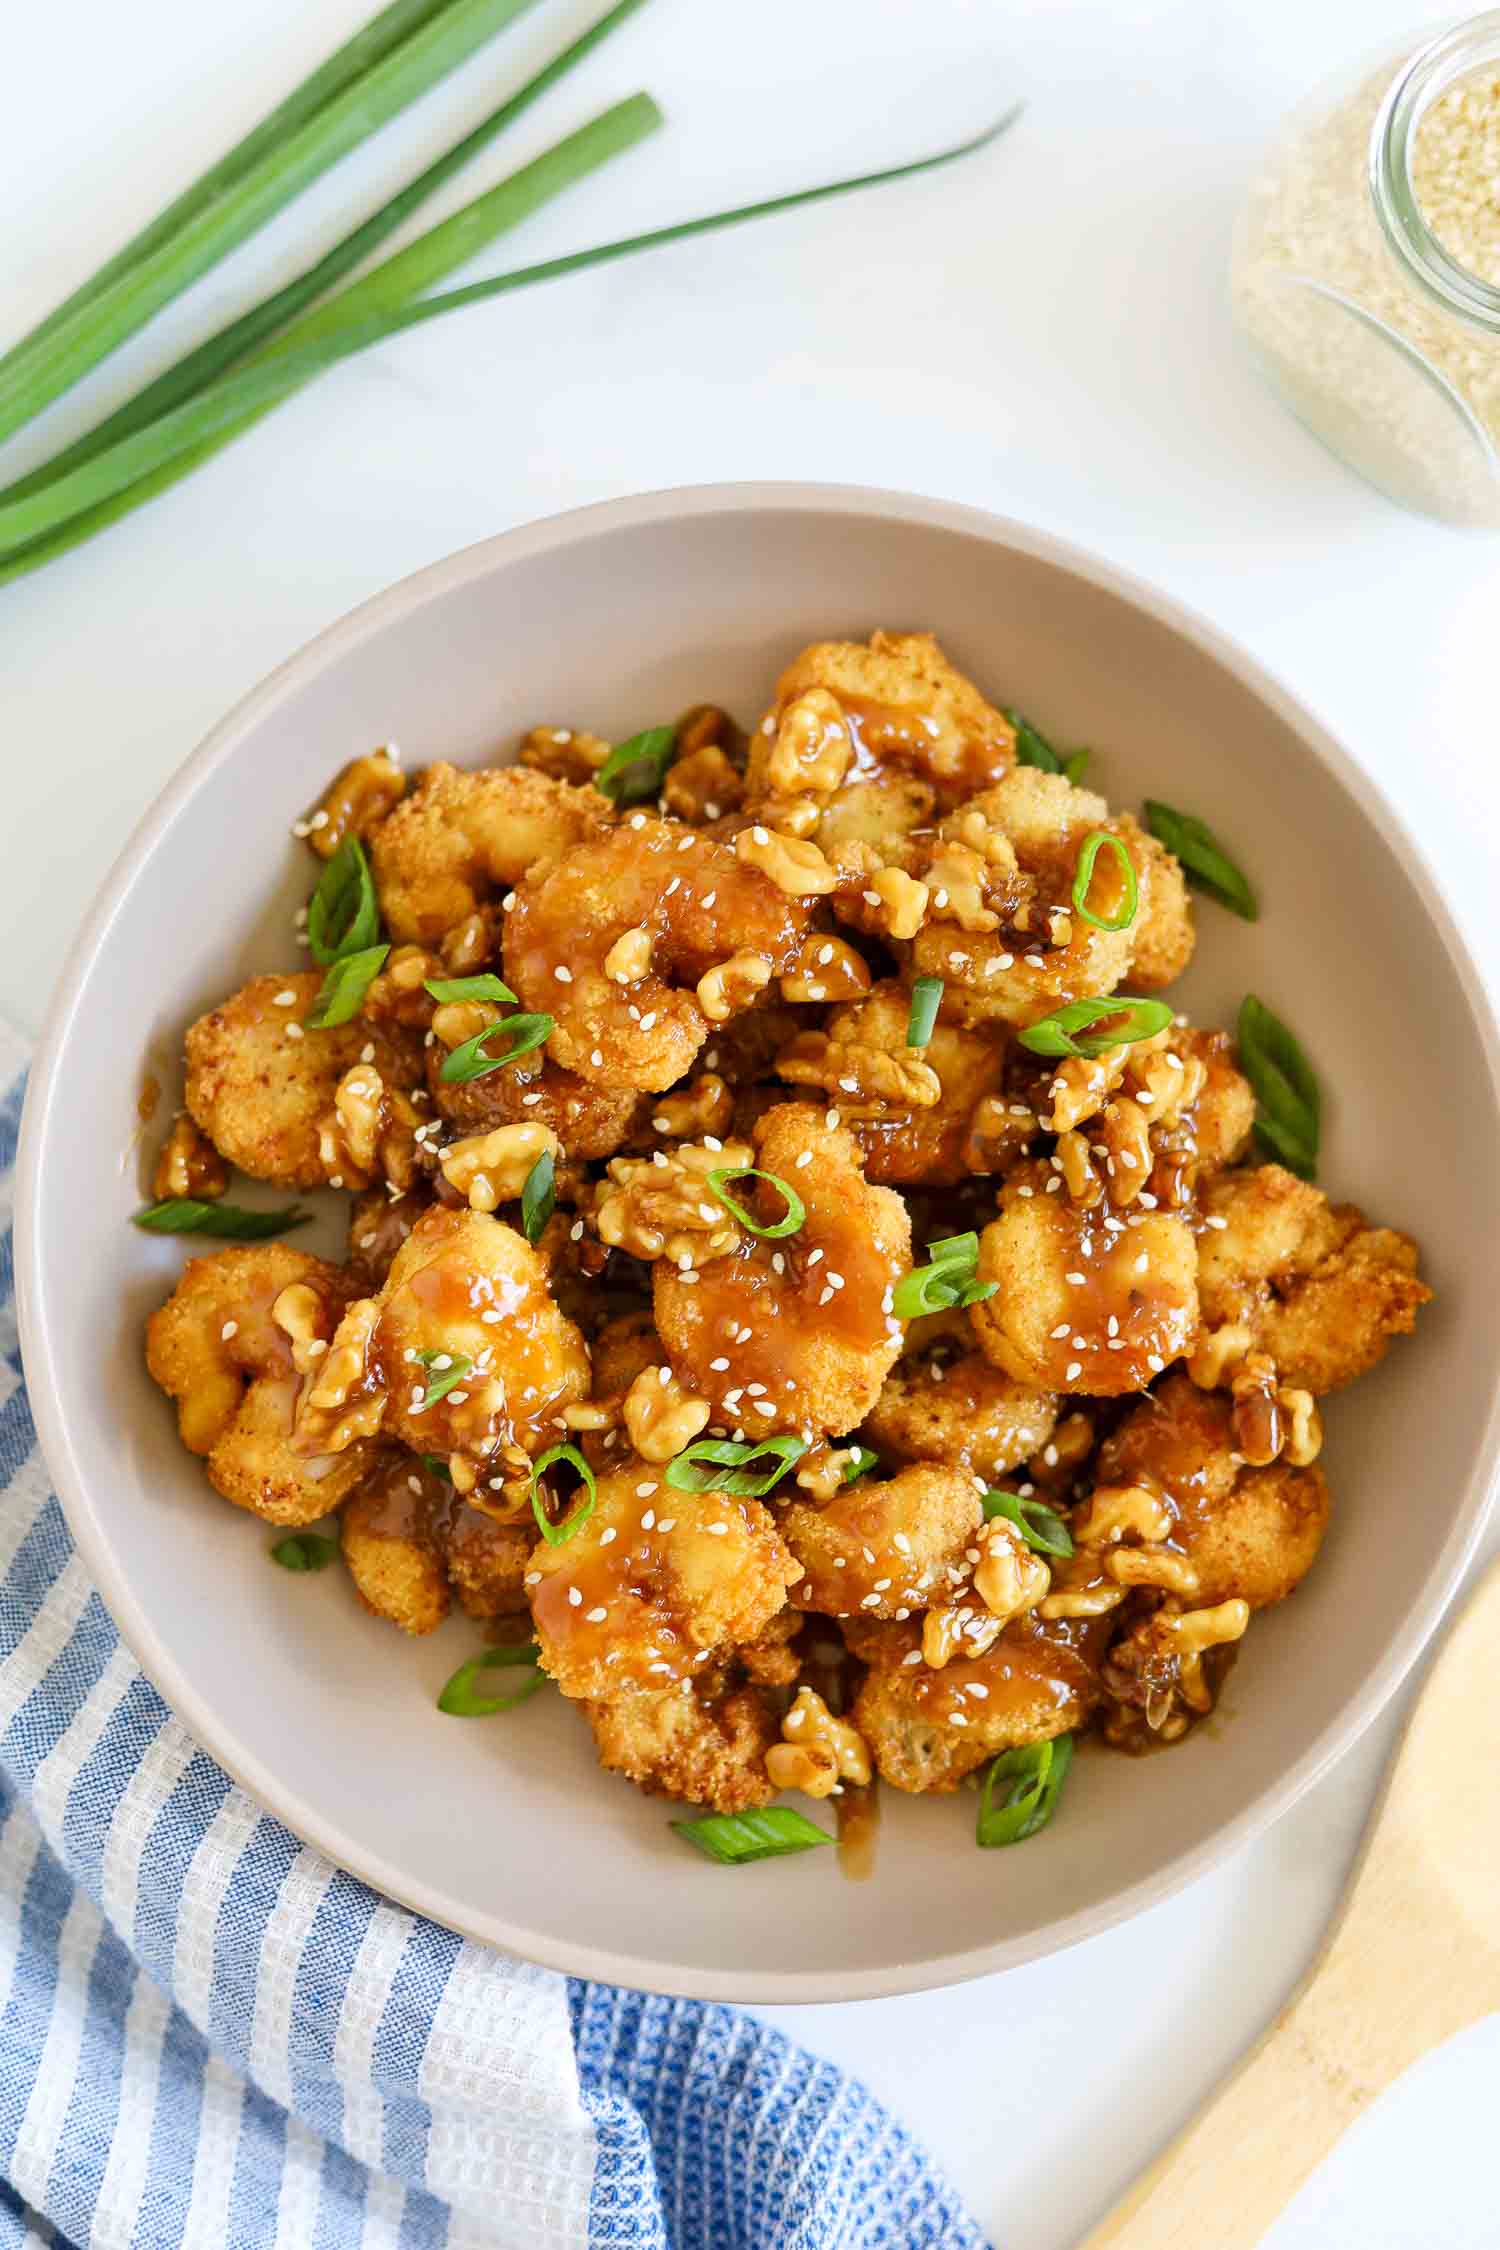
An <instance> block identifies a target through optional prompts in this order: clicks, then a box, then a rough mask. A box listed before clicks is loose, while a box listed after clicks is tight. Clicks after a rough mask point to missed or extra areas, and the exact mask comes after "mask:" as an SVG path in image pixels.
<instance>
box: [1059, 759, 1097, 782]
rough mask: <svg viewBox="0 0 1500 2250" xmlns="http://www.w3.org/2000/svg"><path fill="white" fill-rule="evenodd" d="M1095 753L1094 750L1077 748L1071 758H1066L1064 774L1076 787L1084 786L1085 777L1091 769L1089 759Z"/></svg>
mask: <svg viewBox="0 0 1500 2250" xmlns="http://www.w3.org/2000/svg"><path fill="white" fill-rule="evenodd" d="M1093 754H1094V753H1093V751H1092V750H1075V751H1074V752H1073V755H1072V757H1071V758H1064V760H1063V769H1062V770H1063V774H1064V776H1065V778H1066V779H1067V780H1069V781H1071V782H1072V784H1073V787H1074V788H1075V789H1079V788H1081V787H1082V785H1083V777H1084V775H1085V774H1086V773H1087V772H1088V770H1089V760H1090V758H1091V757H1092V756H1093Z"/></svg>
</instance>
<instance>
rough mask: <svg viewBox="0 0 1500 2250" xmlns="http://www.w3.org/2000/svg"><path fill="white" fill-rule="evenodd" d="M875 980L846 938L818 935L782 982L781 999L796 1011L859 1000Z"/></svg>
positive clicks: (810, 941) (809, 943) (807, 943)
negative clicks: (824, 1003) (808, 1005)
mask: <svg viewBox="0 0 1500 2250" xmlns="http://www.w3.org/2000/svg"><path fill="white" fill-rule="evenodd" d="M872 981H873V980H872V978H871V975H870V970H869V965H868V963H867V962H866V960H865V958H864V955H863V954H862V953H858V952H856V950H855V948H854V947H853V946H852V945H850V944H848V943H847V942H846V940H845V939H843V938H836V937H825V936H824V935H823V934H822V933H821V932H815V933H814V935H813V936H812V937H810V938H808V939H807V941H806V943H805V944H804V945H803V948H802V951H801V952H800V953H799V954H798V956H797V959H796V961H795V963H794V964H793V966H792V967H791V968H790V969H789V970H788V971H787V973H786V975H785V976H784V977H783V978H782V980H781V997H782V999H783V1000H788V1001H790V1002H791V1003H792V1005H793V1006H794V1007H797V1006H802V1005H804V1004H806V1003H808V1002H812V1003H814V1004H815V1003H817V1002H818V1001H822V1000H859V999H862V998H863V997H864V995H865V994H866V993H867V992H868V991H869V989H870V986H871V983H872Z"/></svg>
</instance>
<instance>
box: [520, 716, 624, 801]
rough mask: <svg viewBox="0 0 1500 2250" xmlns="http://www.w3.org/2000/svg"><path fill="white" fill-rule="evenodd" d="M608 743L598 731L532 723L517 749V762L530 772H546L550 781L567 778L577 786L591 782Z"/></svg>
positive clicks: (604, 756)
mask: <svg viewBox="0 0 1500 2250" xmlns="http://www.w3.org/2000/svg"><path fill="white" fill-rule="evenodd" d="M609 752H610V745H609V744H608V743H607V742H606V741H605V739H604V737H603V735H602V734H586V733H585V732H584V731H583V730H582V729H581V728H578V727H533V728H532V730H531V732H530V734H528V735H527V736H525V738H524V739H523V741H522V743H521V747H520V750H519V751H518V753H517V757H516V762H517V764H518V765H523V766H530V767H531V769H532V771H533V772H534V773H545V774H550V775H551V776H552V779H553V780H554V781H571V782H572V783H574V784H575V786H578V787H586V786H587V785H588V783H589V782H591V781H592V780H593V778H594V776H595V774H596V773H597V772H598V771H599V768H600V767H601V766H602V765H603V763H604V761H605V759H606V758H607V757H608V756H609Z"/></svg>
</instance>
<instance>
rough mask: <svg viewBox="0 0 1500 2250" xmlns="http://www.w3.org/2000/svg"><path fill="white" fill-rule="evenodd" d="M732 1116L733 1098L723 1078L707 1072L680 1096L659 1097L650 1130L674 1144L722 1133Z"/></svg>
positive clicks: (680, 1091)
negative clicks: (707, 1134)
mask: <svg viewBox="0 0 1500 2250" xmlns="http://www.w3.org/2000/svg"><path fill="white" fill-rule="evenodd" d="M733 1115H734V1095H733V1094H732V1093H731V1092H730V1090H729V1087H728V1086H727V1085H726V1084H725V1082H724V1080H723V1079H722V1078H720V1077H719V1076H718V1075H717V1074H716V1073H715V1072H714V1071H711V1070H706V1071H704V1072H703V1074H702V1076H701V1077H698V1078H695V1079H693V1080H692V1081H691V1083H690V1084H688V1085H686V1086H684V1087H682V1088H681V1089H680V1090H679V1091H678V1092H677V1093H675V1094H663V1095H661V1096H660V1097H659V1099H658V1100H657V1102H656V1105H655V1107H654V1108H653V1110H652V1112H651V1129H652V1131H653V1132H656V1133H661V1134H662V1135H664V1136H665V1138H666V1139H668V1140H672V1141H691V1140H697V1139H701V1138H702V1136H703V1135H704V1134H706V1133H722V1132H723V1130H724V1128H725V1126H726V1125H727V1124H728V1123H729V1120H730V1118H731V1117H732V1116H733Z"/></svg>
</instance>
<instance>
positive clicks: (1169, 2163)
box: [1079, 1989, 1371, 2250]
mask: <svg viewBox="0 0 1500 2250" xmlns="http://www.w3.org/2000/svg"><path fill="white" fill-rule="evenodd" d="M1308 1997H1309V1993H1308V1991H1307V1990H1306V1989H1304V1991H1303V1992H1302V1993H1300V1994H1299V1995H1298V1997H1297V1998H1296V1999H1294V2000H1293V2001H1292V2002H1291V2003H1290V2005H1289V2006H1288V2007H1287V2008H1286V2009H1285V2010H1284V2011H1283V2013H1282V2014H1281V2015H1280V2016H1279V2017H1278V2018H1277V2020H1276V2022H1275V2023H1273V2024H1272V2026H1271V2028H1270V2030H1269V2031H1268V2032H1266V2034H1265V2035H1264V2037H1263V2038H1262V2039H1261V2040H1260V2041H1259V2042H1258V2043H1257V2045H1255V2046H1254V2047H1252V2048H1251V2050H1250V2052H1249V2054H1248V2055H1247V2056H1246V2058H1245V2060H1244V2061H1243V2062H1242V2063H1241V2064H1239V2065H1238V2067H1237V2068H1236V2069H1235V2070H1234V2071H1232V2072H1231V2073H1230V2075H1229V2077H1227V2078H1226V2079H1224V2080H1223V2081H1222V2082H1221V2083H1220V2085H1219V2086H1218V2087H1217V2088H1216V2089H1215V2091H1214V2092H1213V2093H1212V2094H1210V2096H1209V2098H1208V2100H1207V2101H1206V2102H1205V2104H1204V2106H1203V2107H1202V2109H1200V2110H1199V2112H1198V2114H1197V2116H1196V2117H1194V2118H1193V2119H1192V2121H1191V2123H1190V2124H1188V2125H1186V2126H1185V2127H1184V2128H1183V2130H1182V2131H1181V2132H1180V2133H1179V2134H1178V2136H1177V2138H1176V2139H1175V2140H1174V2141H1173V2142H1171V2143H1170V2145H1169V2146H1168V2147H1167V2148H1165V2149H1163V2151H1162V2153H1161V2155H1160V2156H1159V2157H1158V2158H1157V2159H1156V2161H1155V2163H1154V2164H1152V2165H1150V2166H1148V2168H1147V2169H1146V2171H1144V2172H1143V2173H1142V2174H1141V2176H1140V2178H1139V2179H1138V2180H1137V2181H1136V2182H1135V2184H1134V2185H1133V2186H1132V2187H1131V2188H1130V2189H1128V2190H1127V2192H1126V2194H1125V2196H1124V2197H1123V2199H1122V2200H1121V2202H1119V2203H1118V2204H1117V2205H1116V2206H1115V2208H1114V2210H1113V2211H1112V2212H1111V2213H1110V2215H1109V2217H1108V2218H1107V2219H1105V2220H1104V2221H1103V2223H1102V2224H1101V2225H1100V2226H1098V2227H1096V2228H1095V2229H1094V2231H1093V2233H1092V2234H1090V2235H1089V2236H1088V2237H1087V2238H1086V2240H1085V2241H1084V2242H1082V2243H1081V2244H1080V2245H1079V2250H1203V2245H1204V2243H1205V2242H1211V2243H1212V2244H1213V2246H1214V2250H1252V2245H1253V2244H1255V2243H1257V2242H1259V2241H1260V2239H1261V2237H1262V2236H1263V2235H1264V2234H1265V2233H1266V2232H1267V2230H1268V2229H1269V2228H1270V2226H1271V2225H1272V2223H1273V2221H1274V2220H1276V2219H1277V2218H1279V2216H1280V2215H1281V2213H1282V2211H1283V2210H1285V2208H1286V2206H1287V2204H1288V2203H1289V2202H1290V2200H1291V2198H1292V2197H1293V2196H1294V2195H1295V2194H1296V2192H1297V2190H1298V2188H1299V2187H1300V2186H1301V2185H1302V2182H1303V2181H1304V2180H1305V2179H1306V2178H1307V2176H1308V2174H1309V2173H1310V2172H1312V2171H1313V2170H1314V2169H1315V2168H1316V2166H1317V2165H1318V2164H1319V2163H1321V2161H1322V2159H1323V2158H1324V2157H1325V2156H1326V2155H1327V2154H1328V2151H1329V2150H1330V2149H1331V2148H1332V2147H1333V2145H1334V2143H1335V2141H1336V2140H1337V2139H1338V2137H1339V2135H1340V2134H1341V2133H1342V2132H1343V2130H1344V2128H1345V2126H1346V2125H1348V2124H1349V2123H1350V2122H1351V2120H1352V2119H1353V2118H1354V2117H1355V2116H1357V2114H1358V2113H1359V2111H1360V2110H1361V2109H1362V2108H1363V2107H1364V2106H1365V2103H1366V2101H1367V2100H1368V2098H1369V2094H1370V2091H1371V2089H1370V2088H1369V2087H1368V2086H1367V2085H1363V2084H1360V2083H1359V2082H1355V2081H1351V2080H1349V2079H1348V2078H1345V2077H1341V2075H1340V2074H1339V2072H1338V2070H1337V2068H1336V2067H1332V2066H1331V2065H1330V2062H1329V2059H1328V2057H1327V2054H1326V2049H1325V2051H1324V2054H1323V2056H1322V2057H1320V2055H1319V2053H1318V2051H1317V2048H1316V2047H1315V2046H1314V2044H1313V2043H1312V2041H1310V2039H1309V2038H1308V2035H1307V2028H1306V2024H1307V2017H1306V2016H1305V2015H1304V2012H1303V2002H1304V2000H1305V1999H1307V1998H1308ZM1313 2012H1314V2011H1309V2013H1313Z"/></svg>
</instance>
